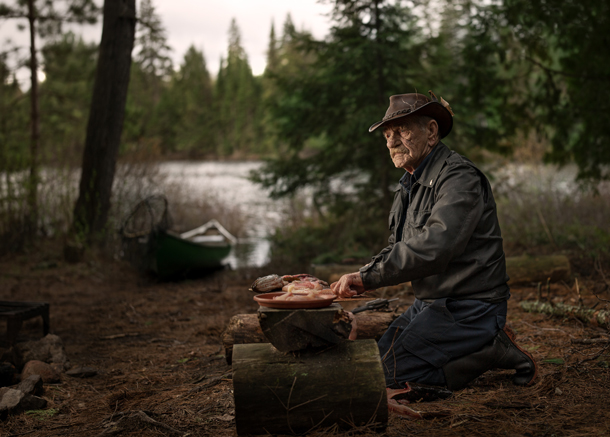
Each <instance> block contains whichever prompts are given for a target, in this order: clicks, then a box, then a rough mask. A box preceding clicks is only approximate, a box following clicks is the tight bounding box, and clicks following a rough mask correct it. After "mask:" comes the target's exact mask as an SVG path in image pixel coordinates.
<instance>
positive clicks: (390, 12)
mask: <svg viewBox="0 0 610 437" xmlns="http://www.w3.org/2000/svg"><path fill="white" fill-rule="evenodd" d="M402 3H403V2H393V1H392V2H390V1H378V0H353V1H336V2H335V7H334V10H333V27H332V29H331V33H330V35H329V37H327V38H326V40H325V41H318V40H315V39H314V38H312V37H311V35H308V34H306V33H305V32H297V31H296V30H294V26H293V24H292V21H291V20H290V18H289V17H288V19H287V21H286V23H285V25H284V29H285V31H284V35H283V36H282V45H281V50H280V52H281V54H280V62H279V64H280V66H281V67H280V70H279V72H278V73H277V79H276V86H277V88H278V93H277V99H276V103H275V105H274V106H273V109H272V112H273V119H274V121H275V123H276V127H277V129H278V133H277V136H278V138H281V140H282V141H283V143H284V144H283V146H282V147H281V148H280V152H281V154H280V156H279V157H278V158H276V159H273V160H271V161H269V163H268V164H267V165H266V166H265V167H264V168H263V169H262V170H261V171H260V172H258V173H257V174H256V176H255V178H254V179H255V180H256V181H257V182H259V183H261V184H262V185H263V186H265V187H269V188H271V189H272V194H273V195H275V196H278V197H279V196H292V195H294V194H295V193H298V192H299V191H300V190H302V189H303V188H305V187H307V188H309V189H310V190H312V191H313V196H312V197H313V201H314V205H318V206H319V212H320V213H322V214H324V216H325V220H324V221H323V223H324V226H326V227H327V228H326V231H324V238H325V239H326V241H325V242H324V243H323V244H324V245H326V246H327V247H328V246H333V247H335V248H336V249H337V250H339V251H341V250H345V251H347V250H348V248H351V249H349V250H360V249H366V250H370V251H371V252H374V251H375V250H377V248H378V247H379V246H380V245H381V244H382V243H383V240H384V239H383V235H384V233H385V230H384V228H383V226H381V225H380V224H381V223H383V221H384V218H385V217H386V214H387V212H388V211H389V208H390V203H391V193H390V186H391V185H393V184H394V183H395V181H397V180H398V178H399V177H400V174H401V173H400V172H397V171H396V170H395V169H394V168H393V166H392V163H391V160H390V159H389V158H388V156H387V151H386V150H385V147H384V141H383V138H381V137H380V136H379V135H378V134H369V133H368V132H367V129H368V127H369V126H370V125H371V124H372V123H373V122H375V121H378V120H379V119H381V117H383V114H384V113H385V110H386V108H387V105H388V97H389V96H390V95H393V94H399V93H404V92H412V91H415V89H416V88H419V87H418V85H419V83H422V86H421V87H423V86H425V83H424V82H423V81H422V79H423V78H424V77H425V74H424V69H423V67H422V65H421V64H420V63H419V61H418V60H419V59H420V54H421V50H422V44H421V40H422V38H421V37H420V34H419V33H418V29H417V26H416V24H415V17H413V16H412V15H411V13H410V12H409V10H408V9H406V8H405V7H404V6H402ZM426 91H427V89H426ZM338 176H341V177H342V178H343V180H344V181H345V182H344V183H345V185H347V186H349V187H350V189H349V191H350V193H352V194H350V195H349V196H348V195H346V194H345V193H344V192H342V191H343V190H342V189H337V188H335V187H334V186H333V184H332V181H333V180H335V179H336V178H337V177H338ZM340 188H344V187H340ZM356 210H357V212H356ZM309 231H311V233H309V234H308V235H314V233H315V232H314V231H313V230H312V229H309ZM286 242H287V241H283V243H286ZM317 249H320V248H317ZM321 250H324V249H321ZM327 250H328V249H327ZM318 253H320V252H318Z"/></svg>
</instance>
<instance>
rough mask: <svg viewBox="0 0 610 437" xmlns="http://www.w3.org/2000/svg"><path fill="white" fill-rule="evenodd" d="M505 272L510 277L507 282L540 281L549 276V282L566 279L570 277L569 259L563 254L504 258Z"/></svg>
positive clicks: (544, 281)
mask: <svg viewBox="0 0 610 437" xmlns="http://www.w3.org/2000/svg"><path fill="white" fill-rule="evenodd" d="M506 273H508V276H509V277H510V281H508V283H509V284H511V285H514V284H525V283H531V282H542V283H546V281H547V280H548V279H549V278H550V282H559V281H567V280H569V279H570V273H571V270H570V260H568V258H567V257H566V256H564V255H550V256H528V255H522V256H518V257H514V256H513V257H510V256H509V257H507V258H506Z"/></svg>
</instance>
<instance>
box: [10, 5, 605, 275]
mask: <svg viewBox="0 0 610 437" xmlns="http://www.w3.org/2000/svg"><path fill="white" fill-rule="evenodd" d="M326 2H327V3H330V4H332V5H333V12H332V27H331V29H330V32H329V34H328V35H327V36H326V37H325V38H323V39H316V38H314V37H313V36H312V35H311V34H310V33H308V32H307V31H304V30H299V29H297V28H296V27H295V25H294V24H293V21H292V19H291V17H290V16H288V17H286V19H285V21H284V22H283V23H282V24H281V25H278V26H277V27H276V26H274V25H272V26H271V28H270V29H269V45H268V50H267V66H266V69H265V72H264V73H263V74H262V75H260V76H255V75H253V74H252V70H251V68H250V65H249V63H248V55H247V53H246V52H245V50H244V48H243V45H242V40H241V35H240V30H239V27H238V24H237V23H236V22H235V21H233V22H232V23H231V25H230V28H229V30H228V32H229V44H228V47H227V51H226V54H225V56H224V57H223V59H222V61H221V65H220V68H219V71H217V72H210V71H208V69H207V66H206V60H205V56H204V54H203V53H202V51H201V50H198V49H197V48H196V47H195V46H192V47H191V48H189V49H188V50H187V52H186V53H185V54H184V57H183V60H182V62H181V63H180V65H177V66H176V65H172V62H171V59H170V48H169V47H168V45H167V40H166V31H165V29H164V26H163V22H162V17H160V16H158V15H157V14H156V12H155V8H154V4H153V3H152V2H151V0H142V1H141V2H140V3H139V4H138V8H137V17H138V22H137V37H136V44H135V48H134V50H133V60H132V65H131V77H130V82H129V89H128V97H127V104H126V114H125V121H124V126H123V134H122V139H121V145H120V154H119V162H121V163H122V164H123V167H122V168H123V169H124V172H123V173H122V174H121V173H118V174H117V176H116V180H115V184H114V191H113V208H114V210H113V213H112V214H111V220H110V221H109V224H108V231H109V232H107V234H108V238H109V239H111V237H112V235H114V234H115V232H114V231H115V230H116V229H117V227H118V226H119V225H120V217H121V216H122V215H123V214H124V213H125V211H126V210H127V209H128V208H129V207H130V206H133V202H134V200H135V198H136V197H137V196H138V195H141V194H142V191H141V190H140V191H138V190H134V189H132V188H133V187H131V185H134V184H136V181H137V184H142V183H143V181H144V180H146V178H147V177H148V176H150V175H151V174H153V173H154V171H152V170H151V168H154V165H155V163H156V162H160V161H167V160H175V159H192V160H214V159H216V160H218V159H223V160H227V159H230V160H244V159H256V160H263V161H264V162H265V164H264V165H263V166H262V167H261V168H260V170H258V171H256V172H254V173H253V174H252V175H251V178H252V180H253V181H254V182H256V183H258V184H260V185H261V186H263V187H265V188H268V189H270V192H271V195H272V196H274V197H277V198H282V197H283V198H289V199H293V201H294V202H295V205H300V207H299V208H300V210H299V212H298V213H295V214H294V215H293V217H291V220H287V221H286V222H285V223H284V224H283V226H281V227H279V228H278V229H277V230H276V232H275V234H274V235H272V236H271V238H272V253H273V256H274V257H275V258H276V259H282V260H284V261H285V262H289V263H292V264H294V265H307V264H308V263H310V262H312V261H314V262H328V261H336V260H341V259H345V258H351V259H354V258H357V259H364V258H366V257H368V256H370V255H373V254H374V253H375V252H376V251H378V250H379V249H380V248H381V247H383V242H384V241H385V238H387V227H386V226H385V225H384V223H385V220H386V217H387V213H388V211H389V207H390V205H391V200H392V187H393V185H395V182H396V181H397V180H398V179H399V178H400V176H401V172H400V171H398V170H396V169H394V168H393V167H392V163H391V160H390V159H389V158H388V156H387V152H386V151H385V150H384V142H383V140H382V138H381V137H380V136H379V135H375V134H369V133H368V132H367V128H368V126H370V125H371V124H372V123H373V122H375V121H378V120H379V119H380V118H381V117H382V116H383V114H384V113H385V110H386V108H387V104H388V103H387V102H388V97H389V96H390V95H392V94H397V93H403V92H414V91H418V92H422V93H427V91H428V89H431V90H433V91H434V92H435V93H436V94H437V95H438V96H439V97H441V96H442V97H443V98H444V99H445V100H447V101H448V102H450V104H451V107H452V109H453V111H454V113H455V114H456V115H455V124H454V130H453V132H452V133H451V135H450V137H448V138H447V141H446V142H447V144H448V145H449V146H450V147H451V148H452V149H454V150H456V151H458V152H460V153H463V154H465V155H466V156H468V157H469V158H470V159H472V160H473V161H475V162H476V163H478V164H479V165H481V166H482V167H483V168H484V169H486V171H487V172H488V174H489V175H490V177H493V174H495V173H494V171H493V170H497V169H498V168H502V167H506V166H508V165H510V164H511V163H519V164H527V165H541V164H542V163H547V164H553V165H563V166H566V165H567V166H573V167H575V168H576V169H577V178H576V179H575V180H574V181H572V182H571V183H569V184H568V185H569V186H568V188H567V189H566V188H565V187H558V186H556V185H554V184H549V185H546V186H540V185H538V186H531V185H528V184H527V182H528V180H529V179H531V178H530V175H528V173H522V174H520V175H517V179H519V180H518V183H517V184H516V185H515V184H514V183H513V184H511V185H507V186H506V187H505V188H504V189H503V186H502V184H501V181H499V180H497V179H496V180H494V181H492V182H494V184H495V190H496V197H497V201H498V203H499V209H498V210H499V215H500V220H501V224H502V229H503V233H504V238H505V241H506V247H507V250H508V251H509V252H510V251H515V252H523V251H527V250H530V251H531V250H534V251H536V250H539V251H555V252H556V251H558V250H569V251H576V252H578V253H579V254H580V255H582V256H585V257H588V258H591V259H593V260H596V261H599V260H607V258H608V250H609V249H608V247H610V224H609V223H610V219H609V218H610V201H609V200H610V190H609V189H608V185H607V183H606V182H605V181H606V180H607V179H608V177H609V176H610V172H609V171H608V164H610V146H609V144H610V124H609V123H607V121H606V120H605V118H606V117H605V114H607V113H608V101H609V99H608V96H610V55H608V51H607V50H604V49H603V48H604V47H606V46H607V45H608V43H609V41H608V40H609V39H610V35H609V34H608V32H607V28H608V24H609V21H610V4H609V3H608V2H599V1H595V0H582V1H570V0H561V1H554V2H548V1H545V0H531V1H530V0H493V1H482V0H435V1H431V0H410V1H403V0H395V1H387V0H335V1H331V0H326ZM27 3H28V2H26V1H22V0H15V1H13V2H0V19H12V18H13V16H14V12H15V11H16V10H18V9H19V8H24V7H25V5H26V4H27ZM33 3H34V4H36V5H39V6H37V7H38V8H39V9H38V10H39V11H42V10H43V9H44V7H45V6H48V5H49V2H46V3H45V2H43V1H40V0H38V1H34V2H33ZM51 3H53V2H51ZM55 3H57V2H55ZM78 3H79V2H77V1H74V2H70V1H67V2H66V5H67V6H66V9H65V10H66V11H67V12H70V13H72V14H73V15H72V16H73V19H72V21H73V22H79V21H80V22H91V21H94V20H96V19H100V18H101V16H100V9H99V8H96V7H95V4H94V3H92V2H84V3H83V4H88V5H89V9H84V8H81V9H78V8H76V9H75V8H74V7H73V6H74V5H75V4H78ZM98 6H99V5H98ZM39 18H40V21H41V26H40V27H39V36H40V38H41V41H42V42H43V45H42V47H41V49H40V50H39V51H37V53H36V58H37V60H38V62H39V64H40V71H41V72H43V73H44V78H45V79H44V81H41V82H40V83H39V84H38V85H39V105H40V142H39V146H38V148H37V149H36V150H33V149H32V147H31V138H30V131H31V129H30V128H31V125H30V122H31V116H30V112H31V109H30V97H31V89H22V87H20V85H19V82H18V81H17V80H16V78H15V71H14V69H13V68H12V67H11V66H13V67H14V66H22V65H26V64H27V63H28V62H30V61H31V58H30V57H29V53H28V48H23V47H14V46H10V45H8V44H7V45H5V46H3V47H2V50H1V51H0V176H1V177H2V181H1V182H0V241H2V244H1V245H0V251H2V252H9V251H18V250H30V249H31V248H32V247H33V246H32V245H33V241H35V240H36V239H38V238H40V237H43V238H57V239H58V241H59V240H61V239H62V238H64V237H65V235H66V234H67V233H68V231H69V229H70V223H71V222H72V214H73V208H74V201H75V192H74V186H75V185H74V183H73V182H74V181H73V179H74V170H75V169H76V170H77V169H78V168H79V167H80V165H81V162H82V156H83V148H84V142H85V132H86V128H87V121H88V116H89V109H90V105H91V98H92V91H93V83H94V78H95V69H96V61H97V55H98V46H97V45H96V44H92V43H86V42H84V41H83V40H82V39H81V38H79V37H78V36H77V35H76V34H75V33H72V32H67V31H64V29H63V27H62V26H61V25H60V24H58V23H60V20H55V21H53V20H50V19H45V18H44V16H43V15H42V14H41V15H40V17H39ZM51 24H53V25H51ZM33 163H36V165H34V164H33ZM33 169H34V170H33ZM51 169H52V170H53V171H54V172H55V174H58V173H61V174H63V175H64V179H61V178H60V179H57V178H56V179H54V182H53V183H52V184H45V183H44V178H43V177H42V176H41V178H40V180H38V179H36V178H34V179H32V178H31V177H29V175H30V174H31V172H32V171H36V172H41V173H45V170H46V171H47V172H48V171H49V170H51ZM513 179H514V178H513ZM32 180H35V181H36V186H35V187H34V188H33V189H34V190H35V191H36V192H40V195H38V197H37V199H36V205H34V206H33V205H32V203H31V202H30V201H28V198H27V197H28V191H32V187H31V186H28V184H31V183H32V182H31V181H32ZM70 187H72V188H70ZM304 192H306V193H307V196H308V199H307V200H303V199H302V197H299V196H303V193H304ZM125 193H129V194H125ZM299 202H301V203H299ZM33 207H36V208H37V209H39V212H38V213H37V214H36V220H35V223H34V227H32V223H31V210H32V208H33ZM299 208H296V209H299ZM226 211H228V212H227V213H229V214H230V213H232V212H231V210H230V209H229V210H226V209H225V212H226ZM220 219H221V221H222V217H221V218H220ZM233 231H234V232H237V233H240V232H244V233H247V230H244V231H241V230H236V229H233ZM28 248H29V249H28ZM580 255H579V256H580Z"/></svg>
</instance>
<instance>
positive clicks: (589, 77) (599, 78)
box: [525, 56, 610, 80]
mask: <svg viewBox="0 0 610 437" xmlns="http://www.w3.org/2000/svg"><path fill="white" fill-rule="evenodd" d="M525 59H526V60H528V61H530V62H531V63H532V64H534V65H537V66H538V67H540V68H542V69H543V70H544V71H546V72H547V73H551V74H559V75H560V76H565V77H573V78H576V79H586V80H608V79H610V76H589V75H587V74H575V73H566V72H565V71H560V70H555V69H553V68H549V67H546V66H544V65H542V64H541V63H540V62H538V61H536V60H535V59H533V58H531V57H529V56H526V57H525Z"/></svg>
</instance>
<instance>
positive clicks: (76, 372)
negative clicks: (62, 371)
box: [66, 367, 97, 378]
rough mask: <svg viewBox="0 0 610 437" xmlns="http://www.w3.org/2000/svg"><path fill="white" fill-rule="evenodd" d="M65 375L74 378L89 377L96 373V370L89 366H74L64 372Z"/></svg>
mask: <svg viewBox="0 0 610 437" xmlns="http://www.w3.org/2000/svg"><path fill="white" fill-rule="evenodd" d="M66 375H68V376H72V377H74V378H90V377H92V376H95V375H97V370H95V369H93V368H91V367H75V368H73V369H70V370H68V371H67V372H66Z"/></svg>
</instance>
